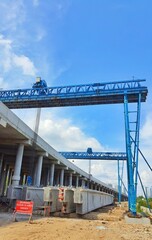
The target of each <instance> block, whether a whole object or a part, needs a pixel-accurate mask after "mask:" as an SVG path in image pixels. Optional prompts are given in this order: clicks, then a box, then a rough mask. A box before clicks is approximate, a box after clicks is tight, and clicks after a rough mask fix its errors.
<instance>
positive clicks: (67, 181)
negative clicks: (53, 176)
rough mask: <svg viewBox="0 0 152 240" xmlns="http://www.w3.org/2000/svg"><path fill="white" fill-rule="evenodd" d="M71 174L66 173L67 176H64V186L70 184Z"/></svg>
mask: <svg viewBox="0 0 152 240" xmlns="http://www.w3.org/2000/svg"><path fill="white" fill-rule="evenodd" d="M68 177H69V176H67V175H65V177H64V180H65V181H64V186H68V185H69V178H68Z"/></svg>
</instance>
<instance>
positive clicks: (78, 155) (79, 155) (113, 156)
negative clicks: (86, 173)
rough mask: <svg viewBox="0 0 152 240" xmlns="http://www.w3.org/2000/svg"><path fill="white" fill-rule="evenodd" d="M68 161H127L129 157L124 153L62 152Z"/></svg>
mask: <svg viewBox="0 0 152 240" xmlns="http://www.w3.org/2000/svg"><path fill="white" fill-rule="evenodd" d="M60 154H62V155H63V156H64V157H65V158H67V159H88V160H89V159H91V160H121V161H126V160H127V155H126V153H124V152H118V153H116V152H93V153H91V154H89V153H87V152H60Z"/></svg>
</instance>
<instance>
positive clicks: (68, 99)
mask: <svg viewBox="0 0 152 240" xmlns="http://www.w3.org/2000/svg"><path fill="white" fill-rule="evenodd" d="M144 81H145V80H144V79H143V80H130V81H119V82H108V83H93V84H81V85H73V86H63V87H48V88H31V89H17V90H1V91H0V101H2V102H3V103H4V104H5V105H6V106H8V107H9V108H11V109H13V108H14V109H15V108H38V107H39V108H42V107H65V106H82V105H98V104H116V103H124V95H127V96H128V102H129V103H134V102H138V96H139V94H141V102H145V101H146V96H147V93H148V90H147V87H144V86H141V83H142V82H144Z"/></svg>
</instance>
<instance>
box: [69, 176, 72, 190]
mask: <svg viewBox="0 0 152 240" xmlns="http://www.w3.org/2000/svg"><path fill="white" fill-rule="evenodd" d="M69 186H70V187H72V173H70V175H69Z"/></svg>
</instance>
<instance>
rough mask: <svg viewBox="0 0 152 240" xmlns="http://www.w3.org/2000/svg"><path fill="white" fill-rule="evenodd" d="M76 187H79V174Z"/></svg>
mask: <svg viewBox="0 0 152 240" xmlns="http://www.w3.org/2000/svg"><path fill="white" fill-rule="evenodd" d="M76 187H79V176H76Z"/></svg>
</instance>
